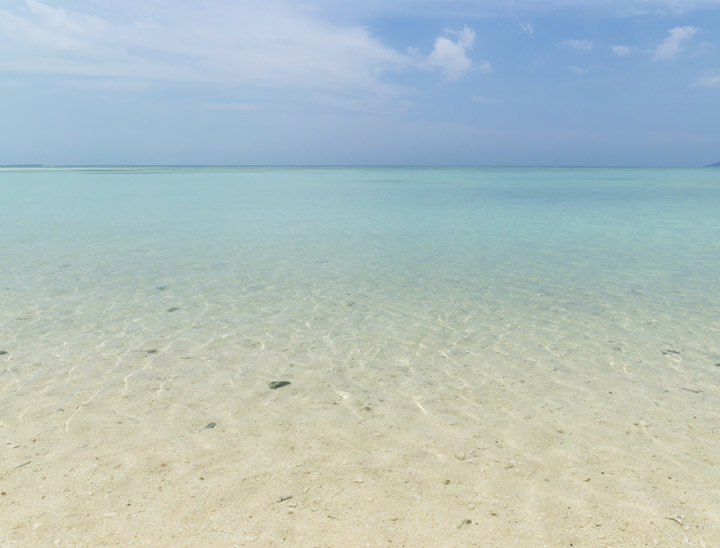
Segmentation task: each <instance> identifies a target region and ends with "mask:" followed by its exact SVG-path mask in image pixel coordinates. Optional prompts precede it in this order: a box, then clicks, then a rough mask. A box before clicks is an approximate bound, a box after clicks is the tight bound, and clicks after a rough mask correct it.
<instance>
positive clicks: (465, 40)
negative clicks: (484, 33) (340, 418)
mask: <svg viewBox="0 0 720 548" xmlns="http://www.w3.org/2000/svg"><path fill="white" fill-rule="evenodd" d="M445 34H448V35H450V36H456V37H457V41H456V42H453V41H452V40H451V39H450V38H446V37H445V36H438V38H437V40H435V47H434V48H433V50H432V52H431V53H430V55H429V56H428V57H427V64H428V65H429V66H431V67H435V68H438V69H440V70H441V71H442V72H443V73H444V74H445V77H446V78H447V79H448V80H453V79H456V78H460V77H461V76H464V75H465V74H467V73H468V72H469V71H470V70H471V69H472V68H473V66H474V65H473V62H472V61H471V60H470V59H469V58H468V56H467V50H469V49H471V48H472V45H473V43H474V42H475V33H474V32H473V31H472V30H470V29H469V28H467V27H464V28H463V29H462V30H460V31H454V30H450V29H445ZM477 68H478V69H479V70H480V71H482V72H490V70H491V65H490V63H489V62H487V61H483V62H482V63H481V64H479V65H477Z"/></svg>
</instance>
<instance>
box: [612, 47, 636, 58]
mask: <svg viewBox="0 0 720 548" xmlns="http://www.w3.org/2000/svg"><path fill="white" fill-rule="evenodd" d="M610 49H611V50H612V52H613V53H614V54H615V55H619V56H620V57H625V56H626V55H630V54H631V53H632V51H633V49H632V48H631V47H629V46H610Z"/></svg>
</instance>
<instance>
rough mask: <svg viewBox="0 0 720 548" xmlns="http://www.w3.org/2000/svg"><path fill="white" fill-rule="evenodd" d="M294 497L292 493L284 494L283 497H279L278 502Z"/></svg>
mask: <svg viewBox="0 0 720 548" xmlns="http://www.w3.org/2000/svg"><path fill="white" fill-rule="evenodd" d="M291 498H293V496H292V495H283V496H282V497H278V498H277V502H285V501H286V500H290V499H291Z"/></svg>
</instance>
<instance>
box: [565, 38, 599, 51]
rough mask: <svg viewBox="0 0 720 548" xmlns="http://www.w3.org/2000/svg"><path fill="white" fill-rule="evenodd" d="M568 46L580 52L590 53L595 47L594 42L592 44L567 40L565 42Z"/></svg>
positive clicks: (586, 41) (585, 41)
mask: <svg viewBox="0 0 720 548" xmlns="http://www.w3.org/2000/svg"><path fill="white" fill-rule="evenodd" d="M563 43H564V44H565V45H566V46H570V47H571V48H575V49H579V50H580V51H590V50H591V49H593V47H594V46H595V43H594V42H591V41H589V40H573V39H570V40H565V42H563Z"/></svg>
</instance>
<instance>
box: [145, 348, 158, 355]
mask: <svg viewBox="0 0 720 548" xmlns="http://www.w3.org/2000/svg"><path fill="white" fill-rule="evenodd" d="M145 352H147V353H148V354H155V353H156V352H157V348H150V349H149V350H146V351H145Z"/></svg>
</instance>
